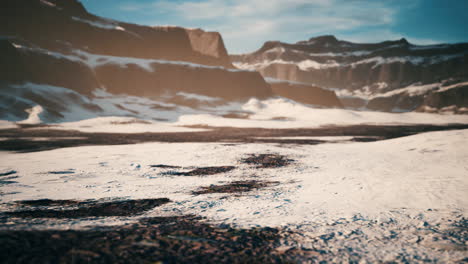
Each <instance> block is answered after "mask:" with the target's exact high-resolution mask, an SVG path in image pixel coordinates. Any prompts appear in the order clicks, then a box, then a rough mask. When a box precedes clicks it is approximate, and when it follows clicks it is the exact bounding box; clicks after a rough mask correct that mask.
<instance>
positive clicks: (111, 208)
mask: <svg viewBox="0 0 468 264" xmlns="http://www.w3.org/2000/svg"><path fill="white" fill-rule="evenodd" d="M168 202H170V200H169V199H167V198H160V199H142V200H128V201H114V202H105V203H93V202H78V201H63V200H59V201H52V200H38V201H23V202H21V203H22V204H29V205H36V206H37V205H49V206H50V205H54V204H67V205H72V204H74V205H80V207H79V208H77V209H70V210H60V209H57V210H56V209H35V210H22V211H13V212H5V215H7V216H12V217H22V218H80V217H102V216H132V215H137V214H139V213H142V212H144V211H147V210H150V209H152V208H154V207H157V206H160V205H162V204H165V203H168Z"/></svg>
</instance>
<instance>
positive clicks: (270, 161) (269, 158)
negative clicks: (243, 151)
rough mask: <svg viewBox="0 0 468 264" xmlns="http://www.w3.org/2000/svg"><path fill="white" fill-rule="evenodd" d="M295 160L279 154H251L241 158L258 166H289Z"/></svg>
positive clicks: (244, 161) (243, 161)
mask: <svg viewBox="0 0 468 264" xmlns="http://www.w3.org/2000/svg"><path fill="white" fill-rule="evenodd" d="M293 161H294V160H292V159H287V158H286V157H285V156H283V155H278V154H258V155H257V154H250V157H248V158H245V159H242V160H241V162H242V163H246V164H250V165H256V167H257V168H279V167H284V166H287V165H289V164H290V163H291V162H293Z"/></svg>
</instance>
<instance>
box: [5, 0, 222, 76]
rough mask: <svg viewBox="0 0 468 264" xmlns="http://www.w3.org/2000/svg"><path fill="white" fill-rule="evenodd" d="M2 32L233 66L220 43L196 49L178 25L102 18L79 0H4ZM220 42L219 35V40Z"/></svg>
mask: <svg viewBox="0 0 468 264" xmlns="http://www.w3.org/2000/svg"><path fill="white" fill-rule="evenodd" d="M0 7H1V9H0V32H1V33H2V35H4V36H15V37H17V38H21V39H24V40H27V41H30V42H32V43H34V44H35V45H37V46H39V47H41V48H44V49H48V50H52V51H60V50H61V49H62V46H63V45H68V46H69V47H70V48H74V49H79V50H86V51H88V52H90V53H95V54H103V55H112V56H119V57H135V58H146V59H166V60H182V61H189V62H194V63H200V64H205V65H218V66H225V67H231V64H230V63H229V59H228V56H227V54H226V53H225V49H224V46H223V47H222V48H221V49H220V51H216V50H215V49H216V48H220V45H216V46H213V47H211V48H210V49H209V51H210V52H212V53H218V54H219V56H217V57H216V56H212V55H209V54H208V55H207V54H206V52H205V53H203V52H200V47H203V46H207V45H208V44H204V43H199V41H198V40H193V39H190V38H189V33H188V31H190V30H186V29H184V28H180V27H147V26H140V25H135V24H129V23H123V22H118V21H114V20H109V19H104V18H101V17H98V16H94V15H92V14H90V13H88V12H87V11H86V10H85V8H84V7H83V6H82V4H81V3H80V2H78V1H77V0H3V1H2V2H1V4H0ZM219 43H220V44H222V40H220V41H219Z"/></svg>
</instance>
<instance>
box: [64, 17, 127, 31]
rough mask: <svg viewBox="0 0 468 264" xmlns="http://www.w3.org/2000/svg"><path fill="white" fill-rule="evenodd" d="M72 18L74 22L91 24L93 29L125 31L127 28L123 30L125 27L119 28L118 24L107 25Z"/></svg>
mask: <svg viewBox="0 0 468 264" xmlns="http://www.w3.org/2000/svg"><path fill="white" fill-rule="evenodd" d="M71 18H72V19H73V20H75V21H79V22H82V23H86V24H89V25H91V26H93V27H98V28H103V29H113V30H120V31H125V28H123V27H121V26H119V25H118V24H115V23H107V24H106V23H102V22H98V21H91V20H87V19H83V18H79V17H75V16H72V17H71Z"/></svg>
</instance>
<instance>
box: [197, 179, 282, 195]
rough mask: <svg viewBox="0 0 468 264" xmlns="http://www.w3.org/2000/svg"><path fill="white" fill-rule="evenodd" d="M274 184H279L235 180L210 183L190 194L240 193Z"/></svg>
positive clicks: (274, 183)
mask: <svg viewBox="0 0 468 264" xmlns="http://www.w3.org/2000/svg"><path fill="white" fill-rule="evenodd" d="M276 184H279V182H276V181H275V182H270V181H253V180H250V181H235V182H231V183H228V184H224V185H210V186H207V187H201V188H200V189H199V190H197V191H194V192H192V194H195V195H200V194H207V193H242V192H249V191H251V190H254V189H260V188H264V187H267V186H271V185H276Z"/></svg>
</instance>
